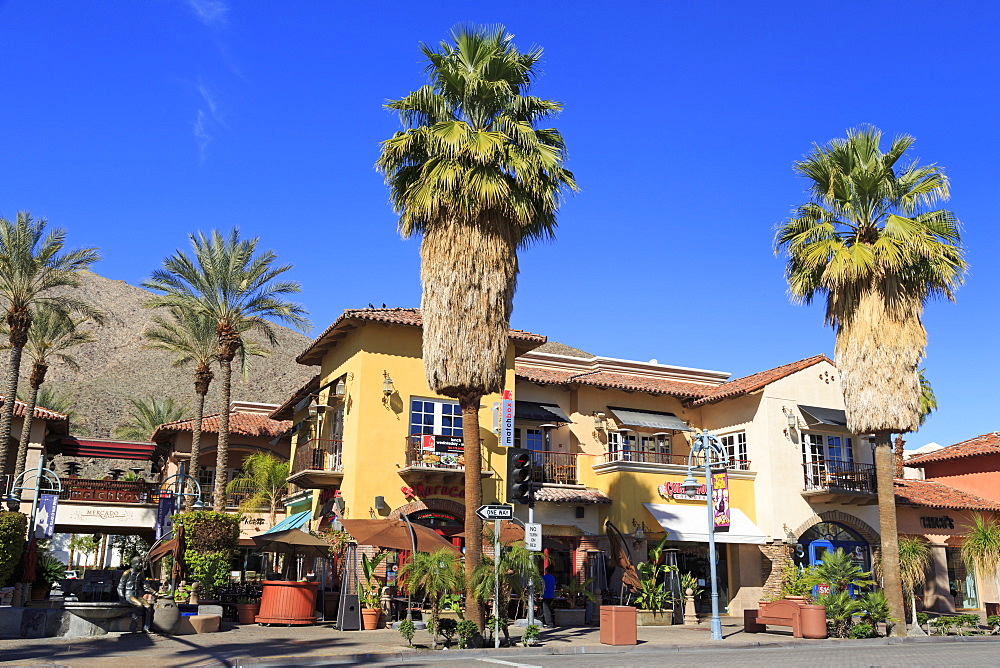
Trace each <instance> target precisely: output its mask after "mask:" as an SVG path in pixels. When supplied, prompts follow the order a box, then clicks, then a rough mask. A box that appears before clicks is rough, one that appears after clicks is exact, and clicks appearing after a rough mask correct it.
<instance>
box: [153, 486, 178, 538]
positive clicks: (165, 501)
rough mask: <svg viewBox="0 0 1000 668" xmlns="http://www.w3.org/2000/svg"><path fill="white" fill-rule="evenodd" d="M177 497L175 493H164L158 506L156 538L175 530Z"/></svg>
mask: <svg viewBox="0 0 1000 668" xmlns="http://www.w3.org/2000/svg"><path fill="white" fill-rule="evenodd" d="M176 504H177V499H176V498H175V497H174V496H173V495H169V496H168V495H167V494H164V495H162V496H161V497H160V503H159V505H157V506H156V539H157V540H159V539H160V538H163V537H164V536H166V535H167V534H169V533H172V532H173V530H174V509H175V507H176Z"/></svg>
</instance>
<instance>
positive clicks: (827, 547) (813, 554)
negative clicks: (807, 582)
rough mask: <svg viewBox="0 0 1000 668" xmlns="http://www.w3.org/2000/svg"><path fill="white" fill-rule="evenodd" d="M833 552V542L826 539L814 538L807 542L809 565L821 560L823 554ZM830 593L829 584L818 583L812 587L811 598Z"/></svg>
mask: <svg viewBox="0 0 1000 668" xmlns="http://www.w3.org/2000/svg"><path fill="white" fill-rule="evenodd" d="M827 552H833V543H831V542H830V541H828V540H814V541H813V542H811V543H809V565H810V566H816V565H817V564H820V563H822V562H823V555H824V554H826V553H827ZM829 593H830V585H828V584H826V583H820V584H818V585H816V586H815V587H813V598H817V597H819V596H822V595H823V594H829Z"/></svg>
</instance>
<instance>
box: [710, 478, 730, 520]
mask: <svg viewBox="0 0 1000 668" xmlns="http://www.w3.org/2000/svg"><path fill="white" fill-rule="evenodd" d="M712 515H713V516H714V518H715V530H716V531H729V515H730V513H729V472H728V471H718V472H712Z"/></svg>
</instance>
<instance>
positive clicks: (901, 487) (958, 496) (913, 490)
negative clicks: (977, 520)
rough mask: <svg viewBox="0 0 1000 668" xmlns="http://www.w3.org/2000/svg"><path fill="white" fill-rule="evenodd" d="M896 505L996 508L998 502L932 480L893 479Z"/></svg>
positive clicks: (998, 506)
mask: <svg viewBox="0 0 1000 668" xmlns="http://www.w3.org/2000/svg"><path fill="white" fill-rule="evenodd" d="M895 487H896V505H897V506H924V507H927V508H952V509H955V510H998V511H1000V504H998V503H996V502H995V501H990V500H989V499H984V498H983V497H981V496H976V495H975V494H970V493H969V492H963V491H962V490H960V489H955V488H954V487H949V486H948V485H945V484H943V483H940V482H934V481H933V480H903V479H900V478H897V479H896V480H895Z"/></svg>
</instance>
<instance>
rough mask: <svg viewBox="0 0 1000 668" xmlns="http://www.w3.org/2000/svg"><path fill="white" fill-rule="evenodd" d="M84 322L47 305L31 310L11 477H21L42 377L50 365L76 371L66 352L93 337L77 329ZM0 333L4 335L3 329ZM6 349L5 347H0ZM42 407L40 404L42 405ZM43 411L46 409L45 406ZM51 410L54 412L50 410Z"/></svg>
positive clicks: (71, 359)
mask: <svg viewBox="0 0 1000 668" xmlns="http://www.w3.org/2000/svg"><path fill="white" fill-rule="evenodd" d="M86 321H87V318H80V319H76V320H74V319H73V318H72V317H71V316H70V315H69V314H67V313H66V312H64V311H60V310H58V309H56V308H53V307H52V306H51V305H50V304H47V303H44V302H42V303H38V304H35V305H33V306H32V308H31V327H30V328H29V329H28V341H27V343H26V344H25V347H24V350H25V351H27V353H28V356H29V357H31V359H32V365H31V375H30V376H29V377H28V389H29V391H28V395H27V397H26V400H25V403H26V404H27V406H26V407H25V411H24V424H23V425H22V428H21V441H20V443H19V444H18V448H17V459H16V460H15V464H14V477H15V478H16V477H17V476H19V475H21V473H22V472H23V471H24V466H25V463H26V461H27V458H28V444H29V442H30V440H31V426H32V424H33V423H34V413H35V406H37V405H38V393H39V390H40V388H41V386H42V383H44V382H45V374H46V373H47V372H48V370H49V365H50V364H51V363H52V362H53V361H58V362H62V363H63V364H65V365H66V366H67V367H69V368H70V369H72V370H74V371H76V370H77V369H79V368H80V366H79V365H78V364H77V363H76V360H75V359H74V358H73V356H72V355H70V354H68V353H67V352H66V351H67V350H69V349H70V348H74V347H76V346H79V345H82V344H84V343H91V342H92V341H94V337H93V336H92V335H91V333H90V332H88V331H82V330H80V329H79V327H80V326H81V325H82V324H83V323H84V322H86ZM0 329H2V330H3V331H2V333H3V334H7V333H8V332H7V331H6V328H0ZM3 347H4V348H6V347H7V346H3ZM42 405H43V406H44V404H42ZM46 408H48V407H47V406H46ZM53 410H54V409H53Z"/></svg>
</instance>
